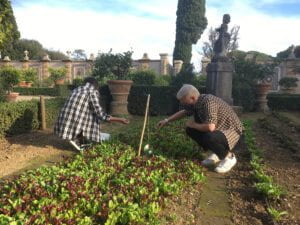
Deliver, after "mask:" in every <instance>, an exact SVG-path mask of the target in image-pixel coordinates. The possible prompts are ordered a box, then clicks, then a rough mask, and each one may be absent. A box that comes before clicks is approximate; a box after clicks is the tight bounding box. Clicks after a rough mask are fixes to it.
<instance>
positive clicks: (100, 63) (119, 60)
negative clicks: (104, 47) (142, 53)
mask: <svg viewBox="0 0 300 225" xmlns="http://www.w3.org/2000/svg"><path fill="white" fill-rule="evenodd" d="M132 53H133V52H132V51H127V52H124V53H117V54H113V53H112V52H111V51H110V52H108V53H100V54H99V55H98V56H97V58H96V60H95V65H94V69H93V73H92V74H93V76H95V77H96V78H97V79H98V80H99V81H102V80H103V79H105V78H106V77H113V78H114V79H117V80H127V79H128V73H129V70H130V67H131V64H132V58H131V56H132Z"/></svg>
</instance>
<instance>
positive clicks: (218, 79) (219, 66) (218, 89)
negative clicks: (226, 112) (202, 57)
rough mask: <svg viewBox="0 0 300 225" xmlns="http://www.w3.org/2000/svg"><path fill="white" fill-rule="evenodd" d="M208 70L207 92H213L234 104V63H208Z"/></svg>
mask: <svg viewBox="0 0 300 225" xmlns="http://www.w3.org/2000/svg"><path fill="white" fill-rule="evenodd" d="M206 71H207V78H206V92H207V94H213V95H215V96H217V97H219V98H221V99H223V100H224V101H225V102H227V103H228V104H229V105H232V104H233V100H232V74H233V64H232V63H231V62H218V61H217V62H211V63H209V64H208V65H207V68H206Z"/></svg>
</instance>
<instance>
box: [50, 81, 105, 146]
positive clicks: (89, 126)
mask: <svg viewBox="0 0 300 225" xmlns="http://www.w3.org/2000/svg"><path fill="white" fill-rule="evenodd" d="M99 97H100V96H99V92H98V91H97V90H96V89H95V88H94V86H93V85H91V84H90V83H87V84H86V85H84V86H80V87H78V88H76V89H75V90H74V91H73V92H72V94H71V96H70V97H69V98H68V99H67V101H66V102H65V104H64V106H63V108H62V109H61V110H60V113H59V116H58V119H57V121H56V124H55V126H54V133H55V134H57V135H58V136H59V137H60V138H62V139H68V140H74V139H75V138H76V137H77V136H78V134H80V133H81V132H82V134H83V136H84V137H85V138H86V139H88V140H91V141H95V142H100V120H101V121H107V120H108V119H109V115H107V114H106V113H105V112H104V111H103V110H102V108H101V106H100V103H99Z"/></svg>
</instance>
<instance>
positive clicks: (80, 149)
mask: <svg viewBox="0 0 300 225" xmlns="http://www.w3.org/2000/svg"><path fill="white" fill-rule="evenodd" d="M69 142H70V144H71V145H73V146H74V147H75V148H76V150H78V151H82V150H83V149H82V148H80V147H79V146H78V145H77V144H76V142H75V141H73V140H70V141H69Z"/></svg>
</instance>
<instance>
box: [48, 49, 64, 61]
mask: <svg viewBox="0 0 300 225" xmlns="http://www.w3.org/2000/svg"><path fill="white" fill-rule="evenodd" d="M45 52H46V54H48V55H49V58H50V59H53V60H64V59H67V58H68V57H67V56H66V55H65V54H64V53H62V52H60V51H54V50H48V49H45Z"/></svg>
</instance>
